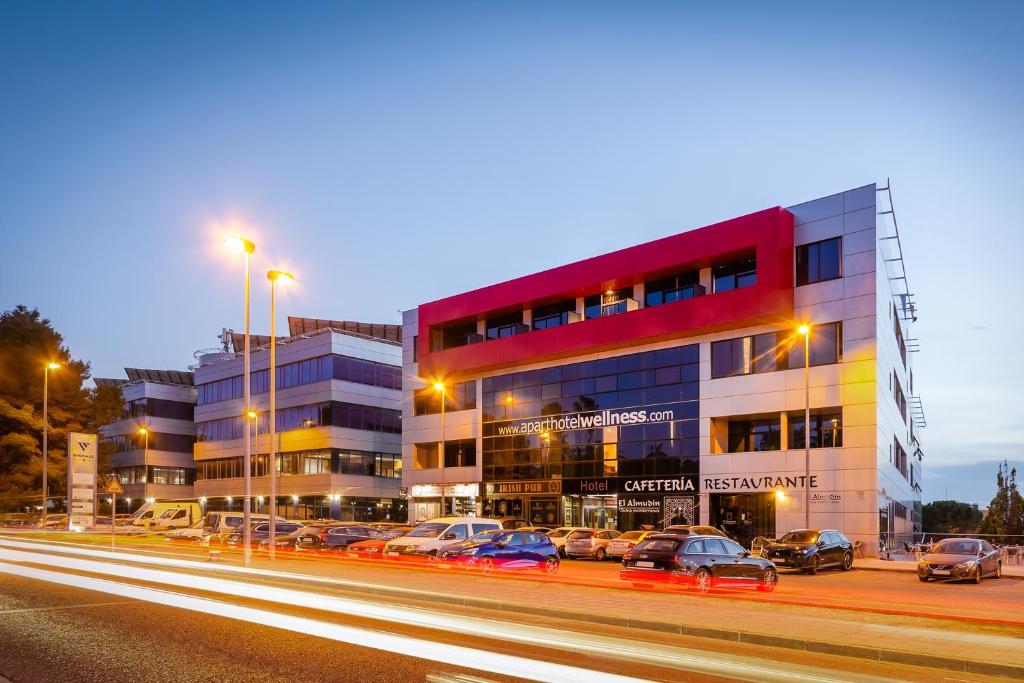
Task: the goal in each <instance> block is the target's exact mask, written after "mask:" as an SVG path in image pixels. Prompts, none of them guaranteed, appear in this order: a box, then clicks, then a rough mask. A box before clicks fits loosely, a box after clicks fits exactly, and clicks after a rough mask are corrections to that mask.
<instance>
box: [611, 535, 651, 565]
mask: <svg viewBox="0 0 1024 683" xmlns="http://www.w3.org/2000/svg"><path fill="white" fill-rule="evenodd" d="M657 533H661V532H659V531H653V530H637V531H627V532H625V533H623V534H620V535H619V536H618V538H614V539H612V542H611V543H609V544H608V547H607V548H605V550H607V551H608V557H610V558H612V559H615V560H621V559H622V556H623V555H625V554H626V551H627V550H630V549H632V548H635V547H636V546H637V545H638V544H639V543H640V541H642V540H644V539H645V538H647V537H648V536H653V535H654V534H657Z"/></svg>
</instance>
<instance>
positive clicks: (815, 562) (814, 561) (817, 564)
mask: <svg viewBox="0 0 1024 683" xmlns="http://www.w3.org/2000/svg"><path fill="white" fill-rule="evenodd" d="M820 568H821V558H820V557H818V556H817V555H811V557H810V558H809V559H808V560H807V573H808V574H810V575H811V576H814V575H815V574H817V573H818V570H819V569H820Z"/></svg>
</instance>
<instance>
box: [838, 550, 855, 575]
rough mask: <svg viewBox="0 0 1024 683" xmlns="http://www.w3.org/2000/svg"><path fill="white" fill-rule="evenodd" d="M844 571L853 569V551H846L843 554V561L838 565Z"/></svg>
mask: <svg viewBox="0 0 1024 683" xmlns="http://www.w3.org/2000/svg"><path fill="white" fill-rule="evenodd" d="M839 568H840V569H842V570H843V571H844V572H848V571H850V570H851V569H853V553H846V554H845V555H843V563H842V564H841V565H840V566H839Z"/></svg>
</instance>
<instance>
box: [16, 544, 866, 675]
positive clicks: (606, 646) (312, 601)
mask: <svg viewBox="0 0 1024 683" xmlns="http://www.w3.org/2000/svg"><path fill="white" fill-rule="evenodd" d="M0 545H2V543H0ZM26 545H27V544H26ZM61 550H62V551H63V550H64V549H63V548H62V549H61ZM89 552H90V553H92V552H94V551H89ZM96 554H97V555H99V556H100V557H104V558H108V557H110V553H96ZM129 557H130V556H129ZM0 558H6V559H10V560H14V561H21V562H34V563H49V564H52V565H55V566H60V567H64V568H67V569H71V570H77V571H85V572H90V573H101V574H102V573H115V574H116V575H117V576H118V577H120V578H126V579H132V580H138V581H147V582H151V583H162V584H169V585H173V586H176V587H180V588H187V589H195V590H204V591H210V592H217V593H222V594H225V595H231V596H234V597H240V598H245V599H256V600H265V601H268V602H274V603H279V604H283V605H294V606H296V607H304V608H310V609H318V610H323V611H329V612H334V613H337V614H350V615H354V616H358V617H364V618H370V619H375V620H379V621H386V622H390V623H397V624H408V625H413V626H418V627H422V628H430V629H439V630H444V631H448V632H452V633H460V634H468V635H474V636H479V637H484V638H494V639H500V640H506V641H512V642H516V643H520V644H529V645H534V646H539V647H555V648H559V649H562V650H566V651H577V652H587V653H590V654H594V655H598V656H606V657H607V656H611V657H615V658H619V659H626V660H629V661H634V662H637V663H640V664H652V663H655V662H656V663H657V665H659V666H663V667H668V668H674V669H679V670H685V671H691V672H702V673H706V674H709V675H729V676H731V677H733V678H737V679H742V680H749V681H779V682H781V681H786V682H792V681H807V682H814V683H836V682H837V681H880V680H883V679H879V678H875V677H870V676H862V675H857V674H848V673H844V674H843V677H841V678H837V677H835V675H833V674H832V673H831V672H829V673H825V672H823V671H821V670H818V669H814V668H811V667H801V666H798V665H793V664H785V665H777V664H774V663H771V662H765V661H762V660H757V659H753V658H747V657H739V656H734V655H725V654H710V653H707V652H703V651H700V650H695V649H688V648H680V647H673V646H668V645H658V644H652V643H645V642H641V641H635V640H630V639H625V638H610V637H606V636H599V635H592V634H586V633H572V632H568V631H564V630H560V629H555V628H546V627H541V626H531V625H524V624H512V623H508V622H503V621H498V620H493V619H482V618H476V617H467V616H461V615H454V614H450V613H445V612H439V611H431V610H424V609H417V608H413V607H407V606H396V605H388V604H383V603H380V602H370V601H364V600H356V599H351V598H345V597H340V596H332V595H324V594H322V593H312V592H308V591H301V590H294V589H290V588H278V587H273V586H266V585H253V584H248V583H244V582H239V581H230V580H225V579H218V578H214V577H210V576H196V575H189V574H179V573H175V572H168V571H160V570H151V569H146V568H141V567H130V566H124V565H119V564H118V565H112V564H111V563H109V562H94V561H89V560H80V559H75V558H70V557H62V556H60V555H54V554H43V553H34V552H20V551H16V550H4V549H0ZM146 559H147V560H150V561H152V560H153V558H146ZM186 562H187V561H186ZM188 564H190V565H198V566H197V567H195V568H199V569H204V570H209V569H210V567H209V565H206V564H204V563H194V562H188ZM257 571H259V570H257ZM260 573H271V572H260ZM300 576H301V575H300ZM302 578H308V577H302Z"/></svg>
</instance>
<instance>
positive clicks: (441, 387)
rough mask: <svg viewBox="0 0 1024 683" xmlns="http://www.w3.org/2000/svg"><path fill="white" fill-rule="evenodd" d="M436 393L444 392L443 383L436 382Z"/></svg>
mask: <svg viewBox="0 0 1024 683" xmlns="http://www.w3.org/2000/svg"><path fill="white" fill-rule="evenodd" d="M434 391H444V384H443V383H442V382H434Z"/></svg>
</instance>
